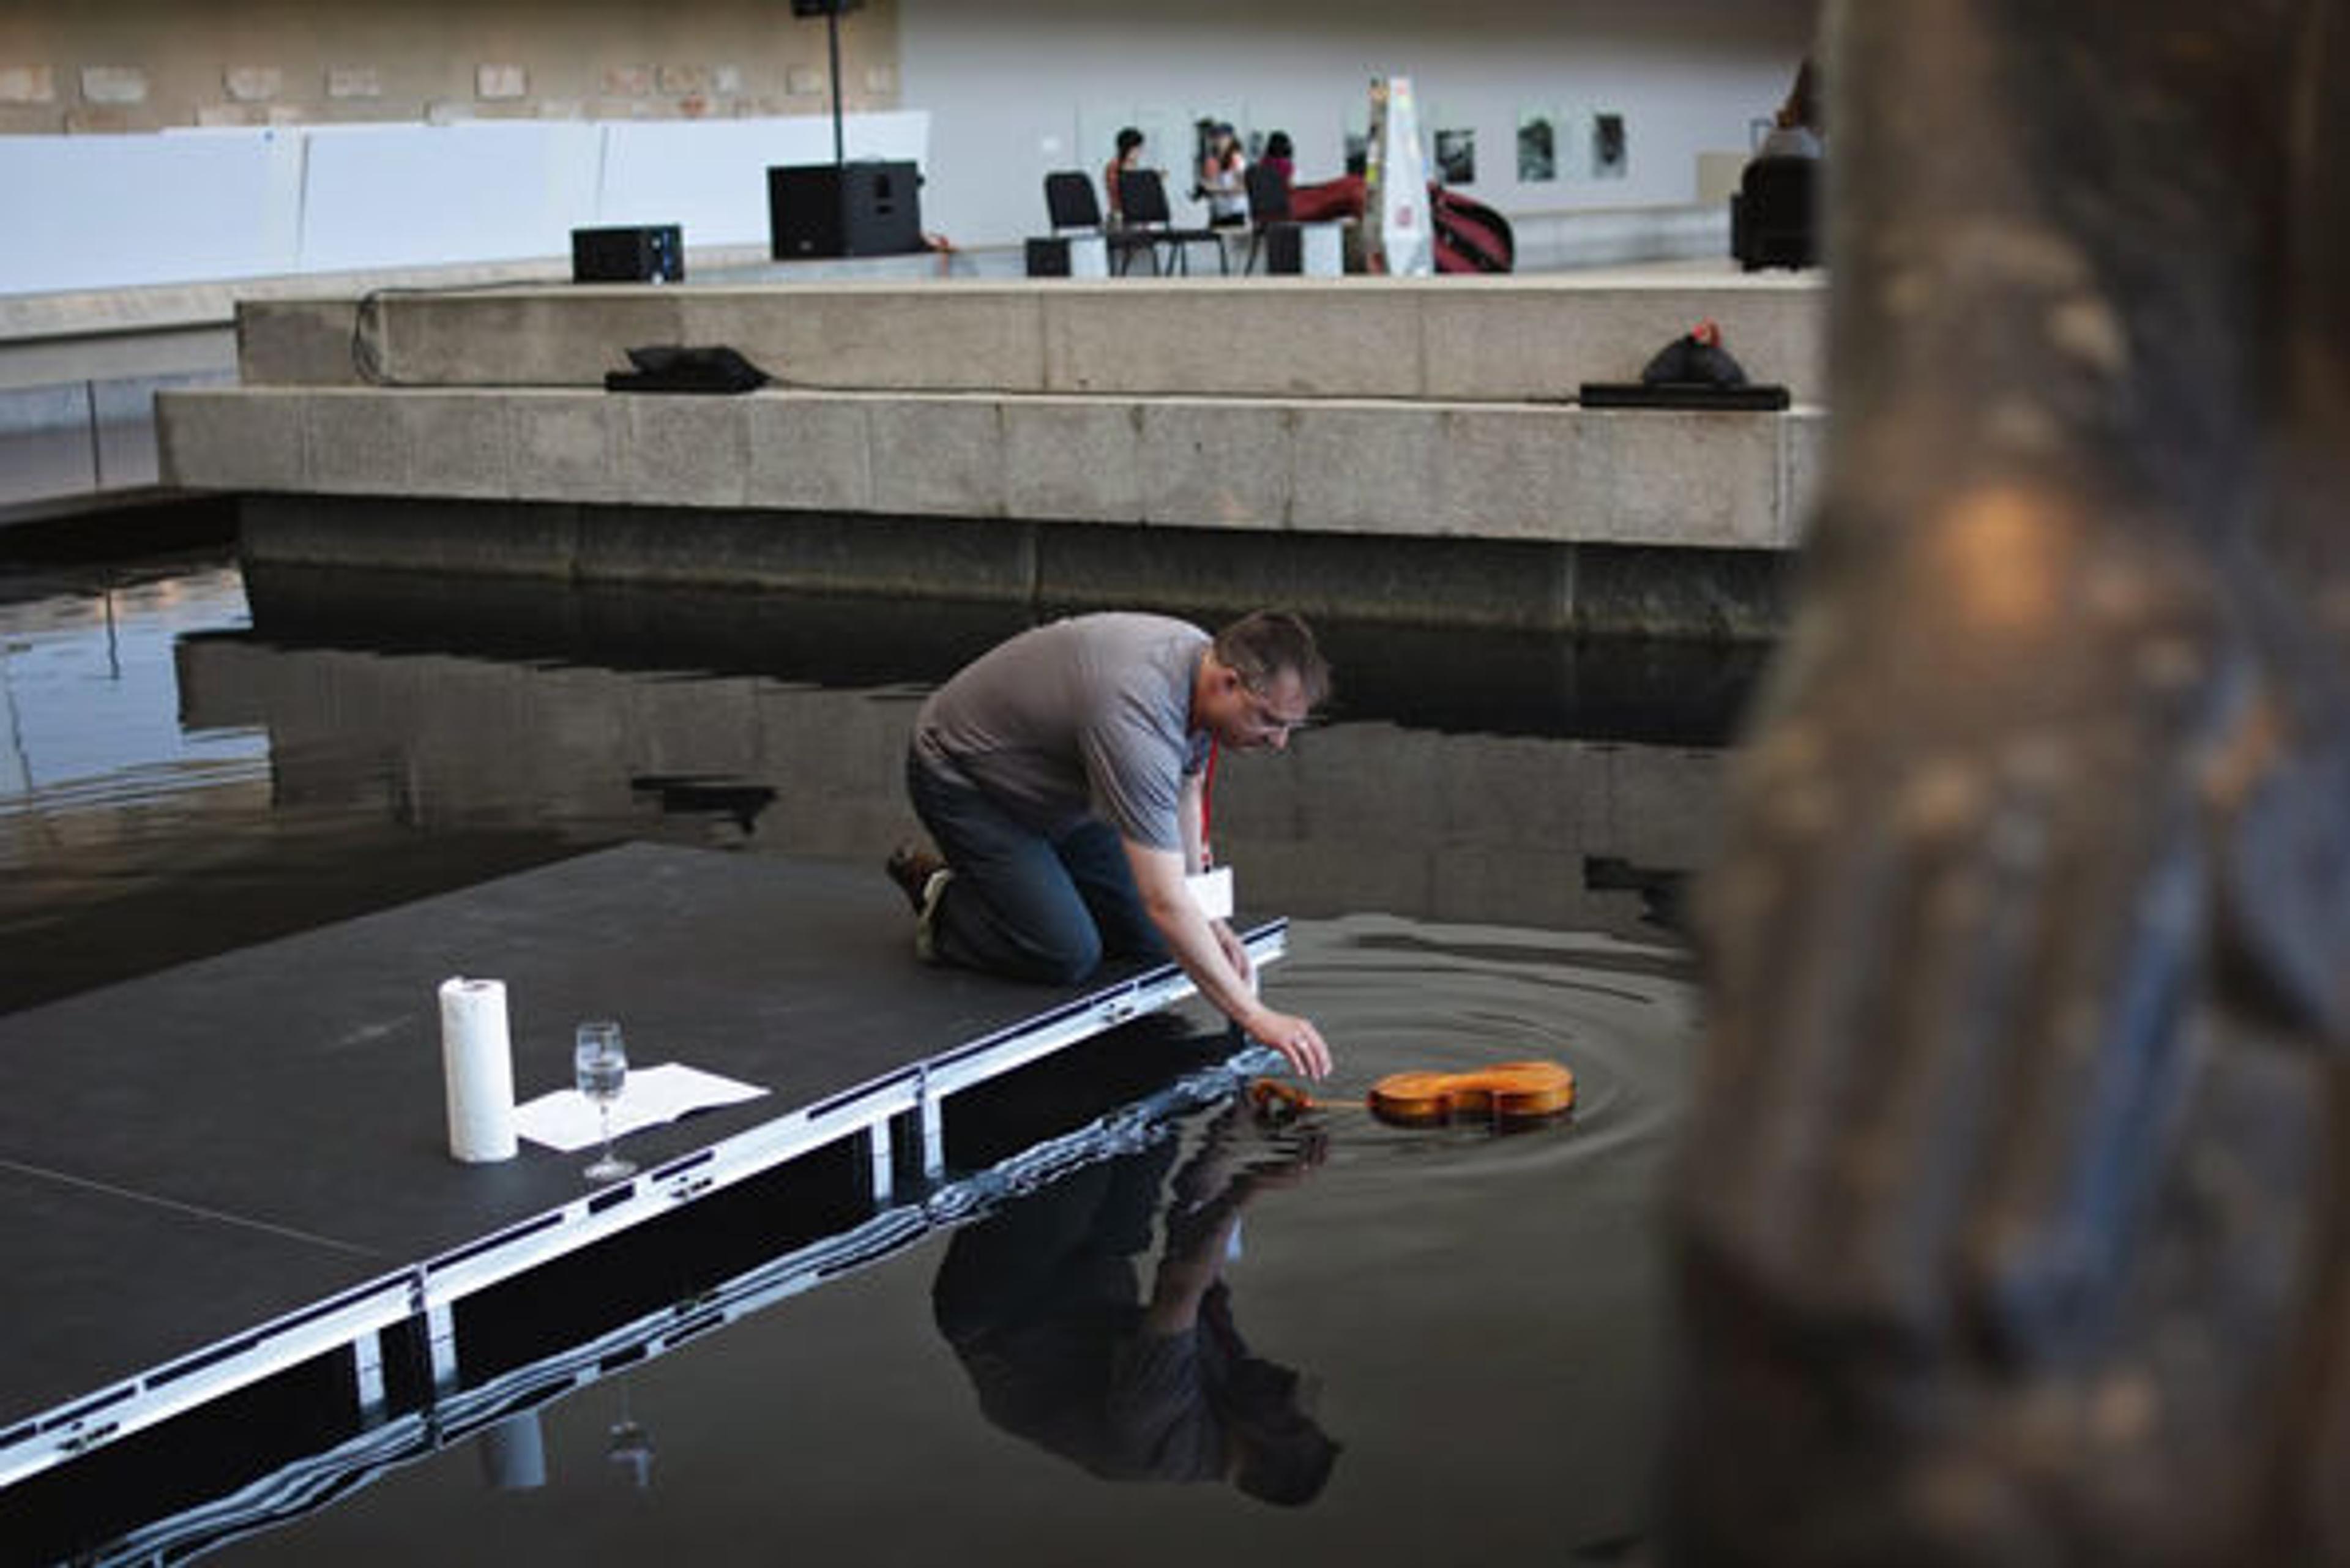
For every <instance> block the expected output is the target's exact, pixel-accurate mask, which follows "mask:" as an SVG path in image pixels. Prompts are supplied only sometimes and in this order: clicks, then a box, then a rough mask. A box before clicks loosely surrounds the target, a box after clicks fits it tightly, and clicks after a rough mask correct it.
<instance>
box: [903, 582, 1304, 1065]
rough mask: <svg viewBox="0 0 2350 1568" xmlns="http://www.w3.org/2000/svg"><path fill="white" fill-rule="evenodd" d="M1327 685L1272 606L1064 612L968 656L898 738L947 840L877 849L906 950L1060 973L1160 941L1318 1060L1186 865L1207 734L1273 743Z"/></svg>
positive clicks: (1199, 858)
mask: <svg viewBox="0 0 2350 1568" xmlns="http://www.w3.org/2000/svg"><path fill="white" fill-rule="evenodd" d="M1329 683H1330V674H1329V667H1328V666H1327V665H1326V663H1325V662H1324V661H1323V659H1322V656H1321V654H1320V652H1319V651H1318V650H1317V649H1315V646H1314V635H1313V633H1312V632H1311V631H1309V630H1308V629H1307V628H1306V626H1305V622H1304V621H1302V620H1299V619H1298V618H1296V617H1295V616H1291V615H1284V614H1280V613H1276V612H1270V611H1259V612H1257V613H1255V614H1253V615H1250V616H1247V617H1244V618H1242V619H1241V620H1238V621H1236V622H1234V623H1233V624H1232V625H1231V626H1229V627H1226V628H1224V629H1223V630H1222V632H1221V633H1219V634H1218V635H1217V636H1216V637H1214V638H1213V639H1211V638H1210V637H1209V636H1208V634H1207V633H1206V632H1204V631H1201V629H1200V628H1197V627H1195V626H1191V625H1189V624H1187V623H1186V622H1183V621H1180V620H1171V619H1169V618H1166V617H1163V616H1154V615H1136V614H1127V613H1112V614H1102V615H1084V616H1075V617H1072V618H1068V619H1066V620H1058V621H1055V622H1053V623H1052V624H1051V625H1049V626H1040V627H1036V628H1033V629H1031V630H1028V631H1024V632H1022V633H1021V634H1020V635H1019V636H1017V637H1014V638H1013V639H1010V640H1009V641H1007V642H1004V643H1003V644H1001V645H1000V646H998V647H996V648H994V649H991V650H990V651H989V652H987V653H985V654H983V655H982V656H981V657H980V658H979V659H975V660H973V661H972V663H971V664H970V665H968V666H966V667H965V668H964V669H963V670H962V671H961V672H960V673H958V674H957V675H956V676H955V677H954V678H953V679H952V680H949V681H948V682H947V683H946V684H945V685H943V686H941V687H940V688H939V689H938V691H934V692H932V693H931V697H930V699H929V700H928V701H925V702H924V703H923V704H922V708H921V711H920V714H919V715H918V716H917V717H916V719H915V721H914V735H913V741H912V743H911V744H910V747H909V748H908V751H907V755H906V787H907V791H908V793H909V794H910V795H911V796H912V797H913V803H914V810H915V811H916V813H917V814H919V815H920V817H921V819H922V824H923V826H926V827H928V828H929V829H930V831H931V837H933V838H934V839H936V840H937V842H938V846H939V849H940V851H941V855H942V856H943V857H944V858H943V861H942V862H941V859H939V858H938V857H931V856H929V855H927V854H925V853H924V852H922V851H920V850H917V849H913V848H905V849H900V850H899V852H898V853H897V854H896V855H894V856H892V857H890V862H889V869H890V874H891V875H892V876H893V877H896V878H897V880H898V882H899V886H900V887H902V888H905V889H906V893H907V897H908V898H910V899H911V900H912V901H913V903H914V907H915V909H916V911H917V916H918V925H917V928H916V936H915V943H916V947H917V949H918V950H920V952H921V953H922V955H923V956H924V957H925V958H928V959H931V960H933V961H938V962H941V963H953V964H961V965H962V966H964V967H966V968H970V969H977V970H984V971H988V972H990V973H993V974H1002V975H1008V976H1012V977H1014V978H1017V979H1025V980H1040V981H1052V982H1055V983H1059V984H1069V983H1073V982H1075V981H1080V980H1082V979H1084V978H1085V977H1086V976H1087V975H1088V974H1090V973H1092V972H1093V971H1094V969H1095V967H1096V966H1097V965H1098V964H1099V963H1100V962H1101V961H1102V959H1103V958H1104V956H1106V955H1107V956H1112V957H1131V958H1143V959H1150V960H1159V961H1163V960H1166V959H1169V958H1172V959H1173V960H1174V961H1175V962H1176V963H1178V964H1180V966H1181V967H1182V970H1183V972H1184V973H1186V974H1188V975H1190V976H1191V981H1192V983H1193V984H1195V985H1197V986H1198V987H1199V988H1200V994H1201V995H1202V996H1204V997H1206V998H1207V999H1208V1000H1209V1001H1210V1002H1213V1003H1214V1004H1215V1005H1216V1006H1217V1007H1218V1008H1219V1009H1221V1010H1222V1012H1223V1013H1224V1014H1225V1016H1227V1017H1229V1018H1230V1019H1232V1022H1233V1023H1237V1024H1238V1025H1240V1027H1241V1029H1242V1030H1243V1032H1244V1033H1248V1034H1249V1035H1250V1036H1252V1037H1253V1038H1254V1039H1257V1040H1260V1041H1262V1042H1263V1043H1264V1044H1267V1045H1270V1046H1272V1047H1273V1048H1274V1050H1276V1051H1279V1052H1280V1053H1281V1054H1283V1055H1284V1056H1286V1057H1287V1058H1288V1059H1289V1062H1290V1064H1291V1065H1292V1066H1294V1067H1295V1069H1296V1070H1297V1071H1298V1072H1300V1073H1301V1074H1304V1075H1306V1076H1308V1077H1315V1078H1318V1077H1321V1076H1322V1075H1325V1074H1326V1073H1327V1072H1328V1071H1329V1070H1330V1050H1329V1047H1328V1046H1327V1045H1326V1044H1324V1042H1323V1039H1322V1036H1321V1034H1320V1033H1319V1032H1317V1031H1316V1030H1315V1027H1314V1025H1313V1023H1311V1022H1310V1021H1308V1020H1306V1019H1304V1018H1298V1017H1293V1016H1291V1015H1288V1014H1286V1013H1282V1012H1274V1010H1273V1009H1272V1008H1269V1007H1267V1006H1265V1005H1264V1004H1263V1002H1259V1001H1258V1000H1257V998H1256V995H1255V993H1254V992H1253V990H1252V988H1251V986H1250V975H1249V960H1248V954H1247V952H1246V950H1244V949H1243V947H1242V945H1241V941H1240V939H1239V938H1238V937H1237V936H1235V935H1234V934H1233V933H1232V928H1231V927H1230V926H1229V925H1227V924H1226V923H1225V922H1223V921H1222V920H1212V921H1211V920H1210V919H1208V918H1207V917H1206V916H1205V915H1204V914H1203V913H1202V912H1201V909H1200V907H1199V905H1198V904H1197V902H1195V901H1194V900H1193V899H1192V898H1191V891H1190V889H1189V888H1186V887H1185V885H1184V877H1185V875H1186V874H1187V873H1190V872H1194V871H1200V870H1204V869H1206V867H1207V843H1206V823H1205V809H1204V807H1205V801H1206V795H1207V788H1206V781H1205V773H1206V769H1207V766H1208V760H1209V756H1210V753H1211V749H1212V748H1213V747H1215V746H1219V745H1221V746H1227V747H1231V748H1232V749H1233V750H1236V751H1254V750H1259V749H1262V748H1264V747H1272V748H1273V749H1274V750H1276V751H1277V750H1279V749H1281V748H1282V747H1284V746H1285V745H1287V744H1288V743H1289V734H1290V732H1291V731H1293V730H1295V729H1296V728H1297V727H1298V726H1299V725H1300V724H1303V723H1304V722H1305V720H1306V717H1307V715H1308V714H1309V713H1310V712H1311V711H1313V709H1314V706H1315V704H1316V703H1318V702H1320V701H1323V700H1324V699H1325V698H1326V696H1327V695H1328V693H1329Z"/></svg>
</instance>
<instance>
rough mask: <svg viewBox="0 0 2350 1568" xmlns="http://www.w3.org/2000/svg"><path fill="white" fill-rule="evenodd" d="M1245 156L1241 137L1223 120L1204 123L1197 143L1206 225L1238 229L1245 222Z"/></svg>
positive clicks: (1246, 164)
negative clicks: (1206, 208)
mask: <svg viewBox="0 0 2350 1568" xmlns="http://www.w3.org/2000/svg"><path fill="white" fill-rule="evenodd" d="M1247 172H1248V159H1247V158H1246V157H1245V156H1243V154H1242V152H1241V140H1240V137H1239V136H1238V135H1237V134H1236V133H1235V132H1234V131H1233V130H1232V125H1231V123H1230V122H1229V121H1226V120H1221V119H1220V120H1213V121H1209V122H1206V125H1205V130H1204V132H1203V134H1202V135H1201V146H1200V180H1199V187H1198V190H1199V195H1200V198H1201V200H1202V201H1204V202H1207V203H1208V226H1209V227H1210V228H1214V229H1232V228H1238V227H1240V226H1241V225H1243V224H1244V223H1247V222H1248V183H1247V181H1246V179H1245V178H1244V176H1245V175H1246V174H1247Z"/></svg>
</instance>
